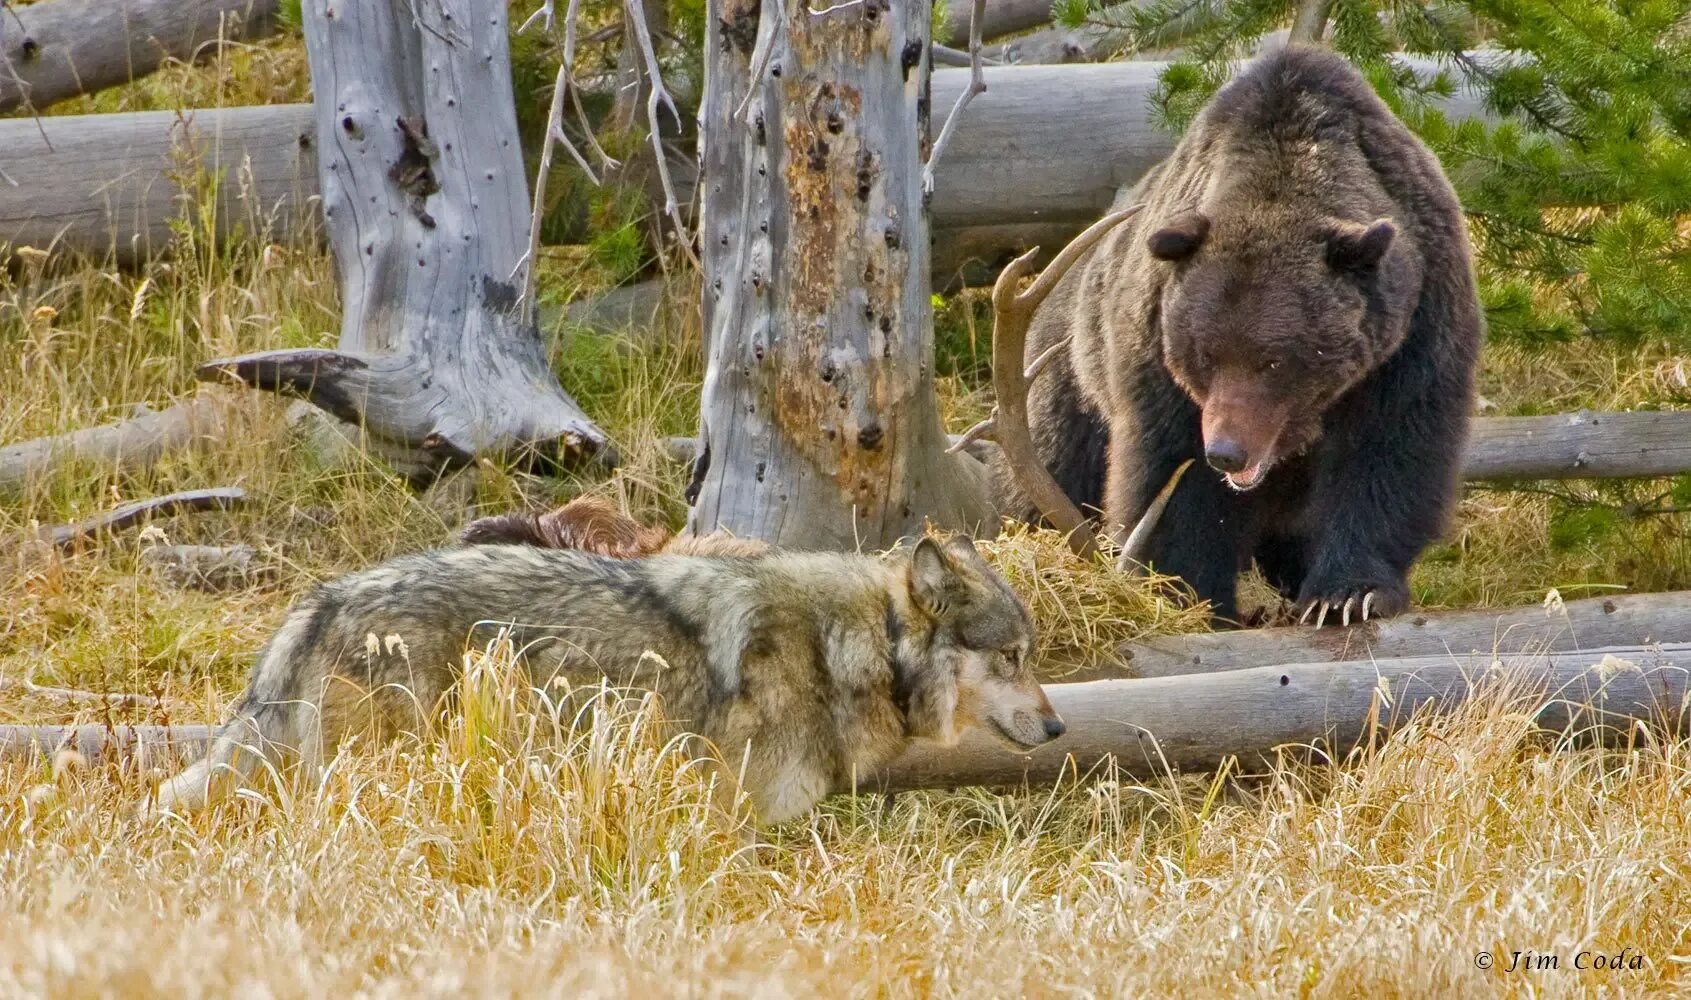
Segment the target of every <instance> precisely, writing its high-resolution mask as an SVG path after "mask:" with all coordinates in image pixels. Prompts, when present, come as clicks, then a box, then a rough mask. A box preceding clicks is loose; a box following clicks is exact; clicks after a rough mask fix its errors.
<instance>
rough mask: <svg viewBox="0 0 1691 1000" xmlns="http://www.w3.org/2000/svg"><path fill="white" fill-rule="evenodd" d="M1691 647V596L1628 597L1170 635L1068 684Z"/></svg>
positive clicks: (1056, 670)
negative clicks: (1278, 667)
mask: <svg viewBox="0 0 1691 1000" xmlns="http://www.w3.org/2000/svg"><path fill="white" fill-rule="evenodd" d="M1664 642H1671V643H1684V642H1691V591H1683V590H1682V591H1675V592H1671V593H1665V594H1626V595H1616V596H1614V597H1591V598H1586V599H1585V600H1580V601H1568V602H1567V603H1566V604H1565V605H1551V606H1549V607H1546V606H1544V605H1539V604H1533V605H1529V606H1527V607H1520V608H1506V609H1486V610H1476V611H1439V612H1424V613H1414V612H1411V613H1410V614H1406V615H1401V616H1399V617H1397V618H1385V619H1378V620H1375V621H1370V622H1365V623H1363V624H1359V625H1353V626H1351V627H1350V628H1341V629H1312V628H1309V627H1308V626H1296V625H1294V626H1289V627H1285V628H1264V629H1241V630H1238V631H1233V632H1206V633H1200V634H1196V635H1164V636H1155V637H1153V638H1149V639H1140V640H1136V641H1134V642H1129V643H1124V644H1123V645H1122V646H1121V648H1120V650H1119V651H1118V653H1117V657H1118V660H1119V662H1118V663H1114V664H1096V665H1093V666H1091V667H1087V668H1083V669H1082V671H1080V672H1078V673H1064V672H1062V665H1060V664H1059V665H1054V666H1053V668H1052V673H1053V675H1060V676H1062V678H1063V679H1064V680H1066V681H1083V680H1101V679H1105V678H1110V677H1177V676H1184V675H1187V674H1209V673H1218V672H1220V671H1224V670H1243V669H1249V668H1252V667H1260V666H1262V665H1263V664H1265V663H1320V662H1324V661H1333V662H1337V661H1343V660H1374V659H1396V658H1401V657H1406V656H1438V655H1441V654H1456V655H1468V654H1470V653H1482V654H1483V653H1497V654H1508V655H1514V654H1521V653H1535V652H1546V651H1551V652H1576V651H1578V650H1580V649H1596V648H1600V647H1604V646H1646V645H1650V644H1652V643H1664Z"/></svg>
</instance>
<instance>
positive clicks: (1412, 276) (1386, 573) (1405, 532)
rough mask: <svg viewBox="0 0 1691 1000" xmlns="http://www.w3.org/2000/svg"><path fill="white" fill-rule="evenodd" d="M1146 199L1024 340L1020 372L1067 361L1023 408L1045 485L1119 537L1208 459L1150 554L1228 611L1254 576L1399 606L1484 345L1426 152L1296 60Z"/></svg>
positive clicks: (1207, 121)
mask: <svg viewBox="0 0 1691 1000" xmlns="http://www.w3.org/2000/svg"><path fill="white" fill-rule="evenodd" d="M1135 203H1141V204H1143V205H1144V209H1143V210H1142V211H1141V212H1140V214H1139V215H1138V216H1136V217H1134V218H1133V219H1131V220H1129V221H1128V222H1127V223H1126V224H1124V225H1122V226H1120V227H1119V228H1118V229H1116V230H1115V231H1114V232H1113V233H1111V234H1110V236H1108V237H1106V238H1105V239H1104V240H1103V241H1102V242H1101V243H1099V244H1098V246H1097V247H1096V248H1094V249H1093V250H1092V251H1091V253H1090V254H1089V255H1088V256H1087V258H1086V259H1085V260H1084V261H1082V262H1081V263H1080V264H1079V265H1078V266H1077V267H1076V268H1075V269H1074V270H1072V271H1070V272H1069V273H1068V274H1067V275H1066V276H1065V277H1064V278H1063V280H1062V281H1061V282H1059V284H1058V285H1057V287H1056V288H1055V289H1054V290H1053V292H1052V294H1051V296H1050V298H1048V299H1047V300H1046V301H1045V303H1044V305H1043V306H1042V307H1041V308H1040V310H1039V312H1038V313H1037V314H1036V316H1035V318H1034V321H1033V324H1032V326H1031V328H1030V330H1029V338H1028V357H1029V358H1033V357H1036V356H1038V355H1040V354H1042V353H1043V352H1044V351H1045V350H1047V349H1048V348H1051V347H1053V346H1056V345H1060V344H1065V343H1066V344H1067V346H1068V350H1067V351H1065V352H1062V353H1059V354H1058V355H1057V357H1056V359H1055V363H1054V364H1053V365H1052V366H1051V370H1050V372H1049V373H1048V374H1047V375H1045V376H1044V377H1042V378H1041V379H1040V380H1039V381H1038V382H1036V383H1035V385H1034V387H1033V390H1032V392H1031V394H1030V398H1029V422H1030V426H1031V429H1032V431H1033V436H1034V440H1035V444H1036V446H1037V447H1038V449H1039V452H1040V457H1041V459H1043V460H1044V462H1045V465H1046V467H1047V468H1048V469H1050V471H1051V473H1052V475H1053V476H1054V477H1055V478H1056V480H1057V482H1058V484H1059V485H1061V486H1062V487H1063V489H1064V491H1065V492H1066V493H1067V494H1068V495H1069V497H1070V499H1071V500H1073V501H1074V502H1075V503H1076V504H1078V505H1081V506H1083V507H1085V506H1093V507H1101V508H1102V510H1103V513H1104V520H1105V522H1106V525H1107V527H1108V528H1109V529H1110V530H1112V531H1115V532H1124V531H1125V530H1126V527H1127V526H1129V525H1132V524H1134V523H1135V522H1136V521H1137V520H1138V519H1139V516H1140V515H1141V514H1142V513H1143V512H1144V511H1145V510H1146V508H1147V506H1148V505H1149V503H1150V502H1151V499H1152V498H1153V497H1155V496H1156V494H1157V493H1158V491H1159V490H1161V488H1162V486H1163V484H1164V483H1166V482H1167V481H1168V479H1169V476H1170V474H1171V473H1172V472H1173V471H1174V469H1175V468H1177V467H1178V466H1179V465H1180V464H1181V463H1183V462H1185V461H1187V460H1189V459H1195V460H1196V461H1197V462H1198V463H1199V464H1198V465H1197V466H1196V467H1194V468H1193V469H1192V471H1191V472H1190V473H1189V474H1188V475H1186V476H1185V478H1184V479H1183V480H1182V481H1181V483H1180V486H1179V488H1178V489H1176V491H1175V493H1174V495H1173V498H1172V499H1171V501H1170V503H1169V506H1168V508H1167V509H1166V510H1165V511H1164V513H1163V516H1162V518H1161V520H1160V522H1159V524H1158V527H1157V530H1156V532H1155V534H1154V535H1153V537H1152V539H1151V544H1150V546H1149V551H1148V553H1147V555H1148V561H1149V562H1151V563H1152V564H1153V565H1154V566H1156V567H1157V568H1158V569H1160V570H1162V571H1163V572H1166V573H1169V574H1171V575H1175V576H1179V577H1181V578H1182V579H1183V580H1185V581H1186V582H1187V583H1188V584H1189V585H1191V587H1192V588H1193V590H1194V591H1195V592H1196V595H1197V597H1199V598H1200V599H1203V600H1207V601H1209V602H1210V603H1211V606H1212V607H1213V608H1214V609H1215V611H1216V613H1217V617H1218V618H1220V619H1223V620H1233V619H1236V616H1237V603H1236V589H1235V588H1236V581H1235V577H1236V575H1237V574H1238V572H1239V570H1240V569H1241V568H1242V567H1243V566H1246V565H1248V564H1249V563H1250V562H1251V561H1252V560H1253V559H1254V560H1255V561H1256V563H1257V565H1258V566H1259V567H1260V568H1261V569H1262V570H1263V572H1264V574H1265V576H1267V577H1268V578H1269V580H1270V582H1271V583H1273V584H1274V585H1275V586H1276V587H1278V588H1279V589H1280V590H1281V591H1282V593H1284V594H1285V595H1286V596H1287V597H1290V598H1293V599H1295V600H1296V601H1297V602H1299V604H1300V605H1303V606H1305V607H1311V606H1314V605H1316V604H1318V603H1319V604H1321V605H1323V606H1328V605H1330V606H1331V607H1332V608H1333V609H1334V610H1338V609H1340V608H1343V607H1347V606H1348V607H1351V608H1353V609H1354V610H1357V611H1361V610H1362V608H1363V607H1364V606H1366V607H1368V608H1369V609H1370V610H1372V611H1373V612H1375V613H1383V614H1394V613H1396V612H1398V611H1401V610H1403V608H1404V607H1406V606H1407V605H1408V603H1409V589H1408V573H1409V568H1410V565H1411V564H1412V563H1413V561H1414V559H1415V557H1416V556H1417V555H1418V554H1419V553H1420V551H1421V550H1422V548H1423V547H1424V546H1425V545H1426V544H1427V543H1428V542H1429V541H1431V540H1432V539H1434V538H1435V537H1437V535H1438V533H1439V532H1440V531H1441V530H1442V526H1443V523H1444V520H1445V517H1446V515H1447V514H1448V512H1449V510H1450V508H1451V506H1452V505H1453V502H1454V499H1455V496H1456V493H1457V489H1458V486H1459V483H1460V480H1459V474H1460V458H1461V454H1462V451H1463V442H1464V440H1465V438H1466V436H1467V427H1468V412H1469V408H1470V405H1471V400H1472V395H1473V372H1474V367H1475V363H1476V359H1477V356H1478V352H1479V345H1480V341H1481V337H1482V331H1483V323H1482V320H1481V315H1480V311H1479V305H1478V298H1477V293H1476V290H1475V285H1474V277H1473V269H1472V265H1471V262H1470V255H1469V249H1468V237H1467V231H1466V228H1465V223H1464V219H1463V215H1462V210H1461V206H1460V204H1459V203H1458V201H1457V199H1456V195H1455V192H1454V191H1453V190H1452V189H1451V187H1450V184H1449V182H1448V181H1446V180H1445V178H1444V176H1443V173H1442V172H1441V170H1440V168H1439V164H1438V161H1437V159H1435V158H1434V157H1433V155H1432V154H1431V153H1430V152H1429V151H1428V150H1427V149H1426V147H1424V146H1423V145H1422V144H1421V143H1420V141H1419V140H1417V139H1416V138H1415V136H1414V135H1412V134H1411V133H1410V132H1409V131H1408V130H1407V129H1406V128H1404V126H1403V124H1402V123H1401V122H1399V121H1398V120H1397V119H1396V118H1395V117H1394V116H1393V115H1392V113H1391V111H1390V110H1389V109H1388V108H1387V107H1386V106H1385V105H1384V104H1383V103H1382V102H1381V101H1380V100H1379V98H1378V97H1377V96H1376V95H1375V94H1374V93H1373V91H1372V90H1370V89H1369V87H1368V84H1367V82H1366V81H1365V80H1364V79H1363V78H1362V77H1361V76H1360V75H1359V74H1358V73H1357V72H1356V70H1355V69H1354V68H1353V67H1351V66H1350V65H1349V64H1348V63H1346V62H1345V61H1344V60H1343V59H1342V58H1340V57H1338V56H1336V55H1334V54H1332V53H1330V52H1325V51H1323V50H1318V49H1307V48H1301V47H1295V46H1294V47H1291V48H1288V49H1286V50H1284V51H1282V52H1278V53H1275V54H1274V55H1270V56H1265V57H1263V58H1262V59H1260V60H1258V61H1256V62H1255V63H1253V64H1252V65H1251V66H1250V68H1248V69H1247V70H1246V71H1245V72H1244V73H1242V74H1241V75H1240V76H1238V77H1236V78H1235V79H1234V80H1233V81H1232V82H1231V83H1229V84H1228V85H1227V86H1226V87H1224V88H1222V90H1221V91H1220V92H1218V93H1217V94H1216V97H1215V99H1214V100H1213V101H1212V102H1211V103H1210V105H1209V106H1208V107H1206V108H1205V109H1204V111H1203V112H1202V113H1201V114H1200V115H1199V116H1198V118H1197V120H1196V121H1194V122H1193V124H1192V127H1191V128H1190V129H1189V130H1188V131H1187V133H1186V135H1185V136H1184V137H1183V138H1182V139H1181V141H1180V143H1179V145H1178V146H1177V147H1176V148H1175V150H1174V152H1173V154H1172V155H1171V156H1170V157H1169V158H1168V160H1166V161H1164V162H1163V163H1161V164H1159V165H1158V166H1157V167H1156V168H1155V169H1153V170H1152V171H1151V172H1150V173H1149V174H1147V175H1146V177H1145V178H1144V179H1143V180H1142V181H1141V182H1140V184H1139V185H1138V186H1137V187H1136V188H1135V189H1134V190H1133V191H1131V192H1126V193H1124V195H1123V197H1122V198H1121V199H1119V201H1118V206H1117V207H1122V206H1123V205H1125V204H1135ZM1206 462H1207V464H1208V465H1210V466H1212V468H1204V467H1203V466H1204V464H1205V463H1206ZM998 481H999V483H1000V487H1001V491H1002V493H1001V495H1002V498H1003V502H1004V504H1005V505H1006V506H1005V509H1006V510H1007V511H1011V512H1016V513H1024V512H1025V511H1026V504H1025V501H1022V500H1021V499H1020V498H1019V497H1017V496H1016V493H1015V490H1014V489H1013V481H1014V480H1013V477H1011V476H1009V475H1007V470H1003V469H1000V470H999V474H998ZM1335 617H1337V616H1335Z"/></svg>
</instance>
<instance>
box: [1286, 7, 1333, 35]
mask: <svg viewBox="0 0 1691 1000" xmlns="http://www.w3.org/2000/svg"><path fill="white" fill-rule="evenodd" d="M1332 9H1333V0H1298V6H1297V13H1296V14H1295V15H1293V17H1292V31H1291V35H1290V36H1289V39H1290V41H1291V42H1292V43H1294V44H1297V45H1319V44H1321V39H1322V37H1323V36H1324V35H1326V34H1327V14H1328V12H1329V11H1331V10H1332Z"/></svg>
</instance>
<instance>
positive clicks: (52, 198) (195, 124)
mask: <svg viewBox="0 0 1691 1000" xmlns="http://www.w3.org/2000/svg"><path fill="white" fill-rule="evenodd" d="M315 142H316V139H315V134H314V126H313V120H312V117H311V106H310V105H306V104H279V105H273V106H270V107H252V108H225V109H221V110H201V111H189V112H185V113H183V114H180V115H178V114H177V113H175V112H170V111H142V112H133V113H128V114H114V115H76V116H68V117H57V118H40V119H28V118H16V119H3V120H0V173H3V174H4V175H5V176H8V177H10V178H11V179H12V180H13V181H15V182H16V183H15V184H7V183H0V243H13V244H17V245H28V246H35V247H39V248H41V249H49V248H52V249H58V250H66V251H70V252H73V253H79V254H85V255H88V256H91V257H95V258H104V257H106V256H107V255H108V254H110V255H112V256H113V257H115V259H116V262H117V263H118V264H120V265H123V266H129V265H133V264H134V263H135V262H137V261H139V260H144V259H146V258H148V257H150V256H153V255H155V254H161V253H164V252H165V251H166V250H168V249H169V248H170V245H171V241H172V239H173V238H174V236H173V232H172V229H171V223H172V221H173V220H176V219H179V218H181V217H182V215H183V214H184V213H185V212H187V213H197V212H198V211H199V203H200V199H199V198H198V197H197V196H196V195H195V193H194V192H193V191H192V190H187V191H185V190H184V188H183V184H184V182H186V183H188V184H190V185H192V184H194V183H197V182H198V178H199V176H203V175H210V176H212V177H220V178H221V182H220V183H219V184H218V185H217V198H216V200H215V203H214V204H215V206H216V228H215V233H216V235H217V237H218V239H220V240H224V239H228V238H229V237H231V236H232V235H233V234H235V233H237V232H240V233H243V234H245V235H247V236H248V237H251V236H253V235H254V234H258V235H260V236H261V237H265V238H269V239H273V240H278V241H282V242H288V241H294V240H298V239H301V238H306V237H307V234H309V237H308V238H310V239H313V240H316V239H318V238H319V237H318V235H317V225H316V219H315V214H316V205H315V199H316V197H317V157H316V154H315V151H314V146H315Z"/></svg>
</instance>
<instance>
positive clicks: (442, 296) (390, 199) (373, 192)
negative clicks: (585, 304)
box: [202, 0, 605, 462]
mask: <svg viewBox="0 0 1691 1000" xmlns="http://www.w3.org/2000/svg"><path fill="white" fill-rule="evenodd" d="M305 29H306V31H305V36H306V49H307V53H308V55H309V57H310V61H311V75H312V82H313V89H314V91H315V95H316V99H315V104H314V107H315V110H316V119H317V145H318V152H319V160H318V162H319V164H320V170H319V179H320V181H321V185H322V192H323V214H324V217H325V218H326V219H327V222H328V229H329V238H330V243H331V245H332V247H333V249H334V253H335V261H336V264H337V266H338V269H339V279H340V281H339V283H340V289H341V301H342V305H343V308H344V314H343V317H342V321H341V337H340V345H339V349H337V350H332V351H329V350H286V351H266V352H263V353H260V354H252V355H246V356H243V357H238V358H230V359H226V360H223V361H216V362H212V363H211V364H209V365H207V366H206V367H205V369H204V370H203V371H202V375H204V376H205V377H208V378H212V377H220V376H233V377H235V378H238V379H240V380H242V381H244V382H246V383H247V384H249V385H252V386H255V387H257V388H263V389H271V390H288V391H291V392H296V393H298V394H300V395H302V396H304V397H305V398H307V399H309V400H311V401H312V402H313V403H315V404H316V405H318V406H319V407H321V408H322V409H324V410H326V411H328V412H330V413H332V414H334V415H335V416H337V417H340V418H341V419H343V420H348V421H351V422H359V423H362V424H363V425H364V426H365V427H366V428H367V429H368V430H369V431H370V433H371V434H372V435H374V436H376V437H378V438H381V439H384V440H386V441H389V442H392V443H395V444H399V445H403V446H406V447H410V448H415V449H419V450H420V451H422V452H424V453H426V454H427V455H429V456H431V457H432V458H434V459H436V460H438V461H441V462H462V461H467V460H468V459H470V458H471V457H473V456H477V455H482V454H489V453H508V452H513V451H518V450H525V449H533V450H534V451H535V452H537V453H539V454H542V455H545V456H547V457H553V456H562V455H582V454H589V455H590V454H593V453H595V452H597V451H598V450H599V449H600V448H601V447H602V446H603V445H604V443H605V438H604V434H603V432H601V431H600V430H599V429H598V428H597V427H595V426H594V425H593V423H592V422H591V421H590V420H588V419H587V417H586V416H585V415H584V414H583V413H582V412H581V410H580V408H579V407H577V405H576V403H575V401H574V400H573V399H571V398H570V396H569V394H568V393H566V392H565V391H564V390H563V388H562V387H561V386H560V385H558V381H557V377H556V376H555V375H554V374H553V373H552V370H551V368H550V366H549V365H548V362H547V359H546V356H545V353H544V351H543V350H542V348H541V342H540V337H539V334H538V332H537V331H536V329H535V327H534V326H533V324H532V323H528V324H525V323H524V322H523V320H522V318H521V315H520V309H519V301H518V300H519V297H520V296H519V293H518V288H519V282H520V275H521V269H522V268H523V267H524V266H525V265H526V262H525V261H524V260H523V255H524V253H525V252H526V249H527V246H528V222H529V215H528V204H529V202H528V188H527V184H526V183H525V180H524V174H523V163H522V154H521V150H520V149H519V147H518V144H517V122H516V111H515V108H514V106H513V104H512V99H511V66H510V58H509V51H508V39H507V30H506V8H505V5H504V4H482V3H476V2H473V0H414V2H412V0H357V2H352V0H309V2H307V4H306V7H305Z"/></svg>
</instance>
